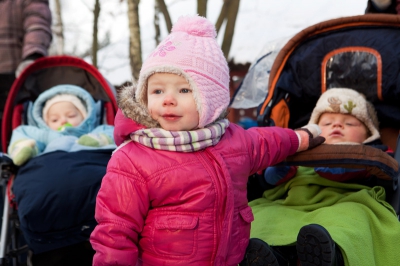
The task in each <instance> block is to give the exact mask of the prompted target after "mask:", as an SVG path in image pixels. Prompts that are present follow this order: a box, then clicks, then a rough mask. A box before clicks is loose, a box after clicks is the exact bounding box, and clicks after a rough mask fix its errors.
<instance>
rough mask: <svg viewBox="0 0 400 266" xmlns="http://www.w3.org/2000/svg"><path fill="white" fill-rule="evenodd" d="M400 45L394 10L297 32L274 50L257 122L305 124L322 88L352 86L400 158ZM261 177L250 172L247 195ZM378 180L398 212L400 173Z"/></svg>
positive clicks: (259, 192) (257, 191) (399, 20)
mask: <svg viewBox="0 0 400 266" xmlns="http://www.w3.org/2000/svg"><path fill="white" fill-rule="evenodd" d="M399 47H400V16H398V15H388V14H366V15H360V16H353V17H343V18H338V19H332V20H328V21H324V22H321V23H318V24H315V25H313V26H310V27H308V28H306V29H304V30H302V31H300V32H299V33H298V34H296V35H295V36H294V37H292V38H291V39H290V40H289V41H288V42H287V43H286V45H284V46H283V48H282V49H281V50H280V51H279V52H278V54H277V56H276V58H275V60H274V61H273V64H272V66H271V69H270V70H269V79H268V86H267V87H266V88H265V91H266V97H265V99H264V101H263V102H262V103H261V104H260V105H259V106H258V110H257V124H258V126H280V127H289V128H293V129H294V128H299V127H301V126H304V125H305V124H307V122H308V120H309V117H310V115H311V112H312V110H313V109H314V107H315V104H316V102H317V100H318V98H319V96H320V95H321V94H322V93H323V92H324V91H326V90H328V89H330V88H335V87H336V88H352V89H355V90H357V91H359V92H362V93H363V94H364V95H365V96H366V98H367V99H368V100H369V101H370V102H372V103H373V104H374V106H375V109H376V111H377V115H378V119H379V121H380V125H381V127H380V133H381V140H382V142H383V144H386V145H387V146H389V147H390V148H391V149H393V150H395V155H394V157H395V159H396V160H397V162H400V144H398V143H399V140H400V138H399V130H400V105H399V104H398V103H399V102H400V82H398V80H400V76H399V71H400V48H399ZM267 56H268V54H267V55H265V56H264V57H267ZM262 59H263V57H262V58H260V60H262ZM257 63H258V61H257V62H256V64H257ZM250 71H251V69H250ZM267 71H268V69H266V70H265V72H266V73H267ZM240 90H249V91H250V92H251V91H252V90H254V88H252V87H247V88H246V87H244V88H242V87H241V86H240V87H239V88H238V90H237V91H236V93H235V95H237V94H239V92H240ZM246 93H247V92H246ZM232 102H234V100H233V101H232ZM396 148H397V149H396ZM260 180H263V177H261V176H259V175H254V176H252V177H250V179H249V183H248V184H249V188H248V198H249V200H252V199H256V198H258V197H260V196H261V195H262V192H263V190H262V189H261V190H260V189H259V187H261V186H260ZM379 182H381V183H382V184H381V185H383V186H384V187H385V188H387V194H388V195H389V198H390V201H389V202H390V203H391V204H392V206H393V207H394V209H395V210H396V212H397V214H399V213H400V195H399V191H398V189H397V186H398V176H395V177H393V179H392V180H386V181H383V180H379ZM263 185H265V184H263Z"/></svg>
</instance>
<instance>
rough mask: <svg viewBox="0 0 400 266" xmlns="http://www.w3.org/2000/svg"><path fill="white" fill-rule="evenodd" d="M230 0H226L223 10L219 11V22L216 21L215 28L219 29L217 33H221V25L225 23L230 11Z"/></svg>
mask: <svg viewBox="0 0 400 266" xmlns="http://www.w3.org/2000/svg"><path fill="white" fill-rule="evenodd" d="M230 2H231V0H224V4H223V5H222V7H221V11H220V12H219V16H218V19H217V22H215V29H216V30H217V33H219V30H220V29H221V26H222V24H223V23H224V20H225V17H226V14H227V13H228V7H229V3H230Z"/></svg>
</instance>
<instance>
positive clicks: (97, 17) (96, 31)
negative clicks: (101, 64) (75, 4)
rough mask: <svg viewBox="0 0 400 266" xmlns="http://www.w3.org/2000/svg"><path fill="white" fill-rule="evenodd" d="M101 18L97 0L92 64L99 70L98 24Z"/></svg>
mask: <svg viewBox="0 0 400 266" xmlns="http://www.w3.org/2000/svg"><path fill="white" fill-rule="evenodd" d="M99 16H100V0H96V1H95V4H94V10H93V43H92V64H93V66H94V67H96V68H97V50H98V49H99V41H98V39H97V35H98V31H99V28H98V26H99V25H98V24H99Z"/></svg>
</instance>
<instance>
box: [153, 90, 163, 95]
mask: <svg viewBox="0 0 400 266" xmlns="http://www.w3.org/2000/svg"><path fill="white" fill-rule="evenodd" d="M153 93H154V94H161V93H162V91H161V90H154V91H153Z"/></svg>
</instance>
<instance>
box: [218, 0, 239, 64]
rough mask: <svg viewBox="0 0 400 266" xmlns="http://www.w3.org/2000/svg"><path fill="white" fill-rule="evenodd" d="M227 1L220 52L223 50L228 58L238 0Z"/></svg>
mask: <svg viewBox="0 0 400 266" xmlns="http://www.w3.org/2000/svg"><path fill="white" fill-rule="evenodd" d="M229 2H230V3H229V7H228V10H227V13H226V26H225V33H224V38H223V41H222V45H221V49H222V52H224V55H225V57H226V58H228V56H229V51H230V50H231V46H232V39H233V34H234V32H235V25H236V18H237V14H238V11H239V4H240V0H230V1H229Z"/></svg>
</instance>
